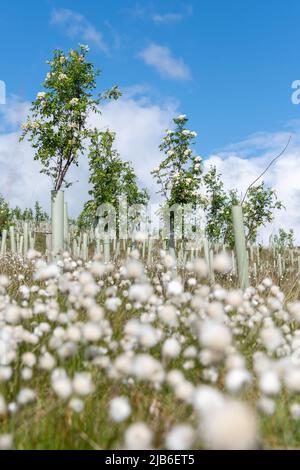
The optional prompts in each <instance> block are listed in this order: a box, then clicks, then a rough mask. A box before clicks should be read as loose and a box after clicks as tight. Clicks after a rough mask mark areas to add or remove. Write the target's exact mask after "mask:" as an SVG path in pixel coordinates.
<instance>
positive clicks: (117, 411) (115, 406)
mask: <svg viewBox="0 0 300 470" xmlns="http://www.w3.org/2000/svg"><path fill="white" fill-rule="evenodd" d="M109 414H110V417H111V418H112V419H113V420H114V421H116V422H117V423H120V422H121V421H124V420H126V419H127V418H128V417H129V416H130V414H131V407H130V403H129V400H128V398H127V397H115V398H113V399H112V400H111V401H110V402H109Z"/></svg>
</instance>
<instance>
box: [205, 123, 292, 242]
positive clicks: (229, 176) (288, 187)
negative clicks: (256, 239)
mask: <svg viewBox="0 0 300 470" xmlns="http://www.w3.org/2000/svg"><path fill="white" fill-rule="evenodd" d="M289 135H292V141H291V144H290V146H289V147H288V149H287V151H286V152H285V153H284V155H282V157H281V158H280V159H279V160H277V162H275V164H274V165H273V166H271V168H270V169H269V170H268V172H267V173H266V175H264V177H263V180H264V181H265V182H266V184H267V185H269V186H270V187H272V188H275V189H276V193H277V196H278V198H279V199H280V200H281V201H282V202H283V203H284V205H285V207H286V210H282V211H276V213H275V219H274V222H273V223H272V224H269V225H268V226H267V227H266V228H264V229H262V230H261V233H260V235H261V237H262V239H263V240H264V241H267V239H268V236H269V234H270V233H276V232H277V231H278V229H279V228H280V227H282V228H284V229H286V230H288V229H289V228H294V230H295V234H296V238H297V241H298V243H299V242H300V211H299V205H300V179H299V175H300V157H299V150H300V127H297V128H293V129H291V132H277V133H276V132H275V133H267V132H266V133H263V132H261V133H258V134H255V135H253V136H250V137H249V138H248V139H246V140H245V141H242V142H240V143H238V144H234V145H230V146H228V147H227V148H226V149H224V151H221V152H218V153H217V154H214V155H211V156H210V157H209V158H207V159H206V160H205V162H204V164H205V168H208V167H209V166H210V165H215V166H216V167H217V169H218V171H219V172H220V173H221V174H222V179H223V181H224V183H225V186H226V187H227V188H228V189H229V188H237V189H238V191H239V193H240V194H244V192H245V190H246V188H247V187H248V186H249V184H250V183H252V181H254V180H255V178H256V177H257V176H259V175H260V173H261V172H262V171H263V170H264V169H265V168H266V167H267V165H268V164H269V163H270V161H271V160H272V159H273V158H274V157H275V156H276V155H278V154H279V153H280V151H281V150H282V149H283V148H284V147H285V145H286V143H287V141H288V138H289ZM257 154H258V155H259V156H253V155H257Z"/></svg>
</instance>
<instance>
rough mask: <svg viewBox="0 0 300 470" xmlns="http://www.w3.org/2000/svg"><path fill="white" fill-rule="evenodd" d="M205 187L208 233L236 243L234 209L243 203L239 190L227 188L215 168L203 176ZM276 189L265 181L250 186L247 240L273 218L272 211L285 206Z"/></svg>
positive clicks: (213, 238)
mask: <svg viewBox="0 0 300 470" xmlns="http://www.w3.org/2000/svg"><path fill="white" fill-rule="evenodd" d="M203 182H204V187H205V190H206V201H205V204H204V210H205V214H206V233H207V235H208V237H209V239H210V240H211V241H212V242H223V243H226V244H228V245H229V246H231V247H232V246H233V245H234V237H233V226H232V217H231V208H232V206H234V205H237V204H240V199H239V197H238V193H237V190H229V191H226V190H225V188H224V183H223V181H222V180H221V176H220V174H218V173H217V169H216V167H214V166H213V167H211V168H210V169H209V171H208V172H207V173H206V174H205V175H204V177H203ZM282 208H283V204H282V202H280V201H278V200H277V196H276V193H275V191H274V190H273V189H271V188H268V187H266V186H265V183H264V182H262V183H260V184H257V185H255V186H252V187H251V188H249V190H248V192H247V196H246V199H245V200H244V202H243V214H244V227H245V236H246V241H247V243H250V242H251V243H253V242H255V241H256V239H257V233H258V229H259V228H260V227H262V226H264V225H265V224H266V223H268V222H271V221H272V220H273V212H274V210H276V209H282Z"/></svg>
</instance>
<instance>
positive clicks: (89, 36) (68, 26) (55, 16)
mask: <svg viewBox="0 0 300 470" xmlns="http://www.w3.org/2000/svg"><path fill="white" fill-rule="evenodd" d="M51 23H52V24H54V25H59V26H62V27H63V28H65V32H66V34H67V35H68V36H69V37H71V38H78V39H80V40H84V41H87V42H89V43H94V44H95V45H96V46H97V47H98V48H99V49H100V50H101V51H102V52H105V53H108V52H109V47H108V45H107V44H106V42H105V41H104V39H103V35H102V33H101V32H100V31H98V30H97V29H96V28H95V26H94V25H92V24H91V23H90V22H89V21H88V20H87V19H86V17H85V16H83V15H82V14H81V13H77V12H75V11H72V10H68V9H66V8H62V9H58V10H54V11H53V12H52V16H51Z"/></svg>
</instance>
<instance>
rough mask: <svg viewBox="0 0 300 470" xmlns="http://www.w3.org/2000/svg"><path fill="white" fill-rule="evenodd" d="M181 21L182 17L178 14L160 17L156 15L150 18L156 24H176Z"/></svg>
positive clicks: (166, 14)
mask: <svg viewBox="0 0 300 470" xmlns="http://www.w3.org/2000/svg"><path fill="white" fill-rule="evenodd" d="M182 19H183V15H182V14H180V13H165V14H164V15H160V14H159V13H156V14H155V15H153V16H152V20H153V21H154V23H156V24H165V23H177V22H179V21H181V20H182Z"/></svg>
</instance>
